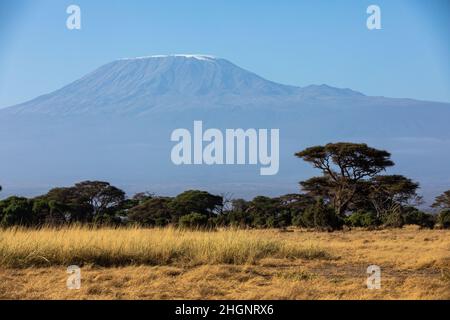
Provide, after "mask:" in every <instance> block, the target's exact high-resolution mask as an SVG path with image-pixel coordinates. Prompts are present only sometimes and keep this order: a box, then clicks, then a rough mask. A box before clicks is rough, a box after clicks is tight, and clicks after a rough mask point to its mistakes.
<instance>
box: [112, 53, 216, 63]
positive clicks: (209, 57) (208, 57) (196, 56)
mask: <svg viewBox="0 0 450 320" xmlns="http://www.w3.org/2000/svg"><path fill="white" fill-rule="evenodd" d="M171 57H173V58H186V59H197V60H206V61H208V60H216V59H217V58H216V57H215V56H212V55H206V54H159V55H151V56H142V57H135V58H123V59H120V60H142V59H161V58H171Z"/></svg>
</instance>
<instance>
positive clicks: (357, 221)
mask: <svg viewBox="0 0 450 320" xmlns="http://www.w3.org/2000/svg"><path fill="white" fill-rule="evenodd" d="M345 224H346V225H349V226H352V227H363V228H368V227H374V226H377V225H379V224H380V221H379V219H378V218H377V216H376V214H375V213H373V212H364V211H356V212H354V213H352V214H351V215H350V216H348V217H347V218H346V219H345Z"/></svg>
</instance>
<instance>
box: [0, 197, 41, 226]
mask: <svg viewBox="0 0 450 320" xmlns="http://www.w3.org/2000/svg"><path fill="white" fill-rule="evenodd" d="M0 207H1V208H2V217H1V218H2V220H1V225H2V226H3V227H9V226H15V225H20V226H31V225H32V224H33V222H34V221H33V211H32V207H33V203H32V201H31V200H28V199H27V198H21V197H10V198H8V199H5V200H3V201H2V205H1V206H0Z"/></svg>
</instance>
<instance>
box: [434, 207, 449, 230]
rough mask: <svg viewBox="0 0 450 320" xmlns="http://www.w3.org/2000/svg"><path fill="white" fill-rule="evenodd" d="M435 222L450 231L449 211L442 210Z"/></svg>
mask: <svg viewBox="0 0 450 320" xmlns="http://www.w3.org/2000/svg"><path fill="white" fill-rule="evenodd" d="M437 222H438V224H439V225H440V226H441V227H443V228H445V229H450V210H449V209H447V210H442V211H441V212H440V213H439V215H438V219H437Z"/></svg>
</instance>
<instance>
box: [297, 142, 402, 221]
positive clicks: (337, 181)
mask: <svg viewBox="0 0 450 320" xmlns="http://www.w3.org/2000/svg"><path fill="white" fill-rule="evenodd" d="M295 155H296V156H297V157H299V158H302V159H303V160H305V161H306V162H309V163H311V164H312V165H313V167H314V168H317V169H320V170H322V173H323V176H322V177H314V178H312V179H309V180H307V181H304V182H301V185H302V187H303V190H304V191H306V192H308V193H311V194H312V195H316V196H317V193H323V195H325V196H326V197H327V198H328V199H329V201H330V203H331V204H332V206H333V207H334V209H335V211H336V214H337V215H343V214H344V213H345V211H346V209H347V207H348V205H349V204H350V202H351V201H352V199H353V198H354V196H355V194H356V193H357V191H358V187H359V183H360V182H362V181H364V179H366V178H372V177H374V176H376V175H377V174H379V173H380V172H382V171H383V170H385V169H386V168H387V167H390V166H393V165H394V162H392V161H391V160H390V156H391V154H390V153H389V152H387V151H384V150H378V149H374V148H371V147H369V146H367V144H363V143H362V144H358V143H348V142H340V143H329V144H327V145H325V146H314V147H310V148H307V149H305V150H303V151H300V152H297V153H296V154H295Z"/></svg>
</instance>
